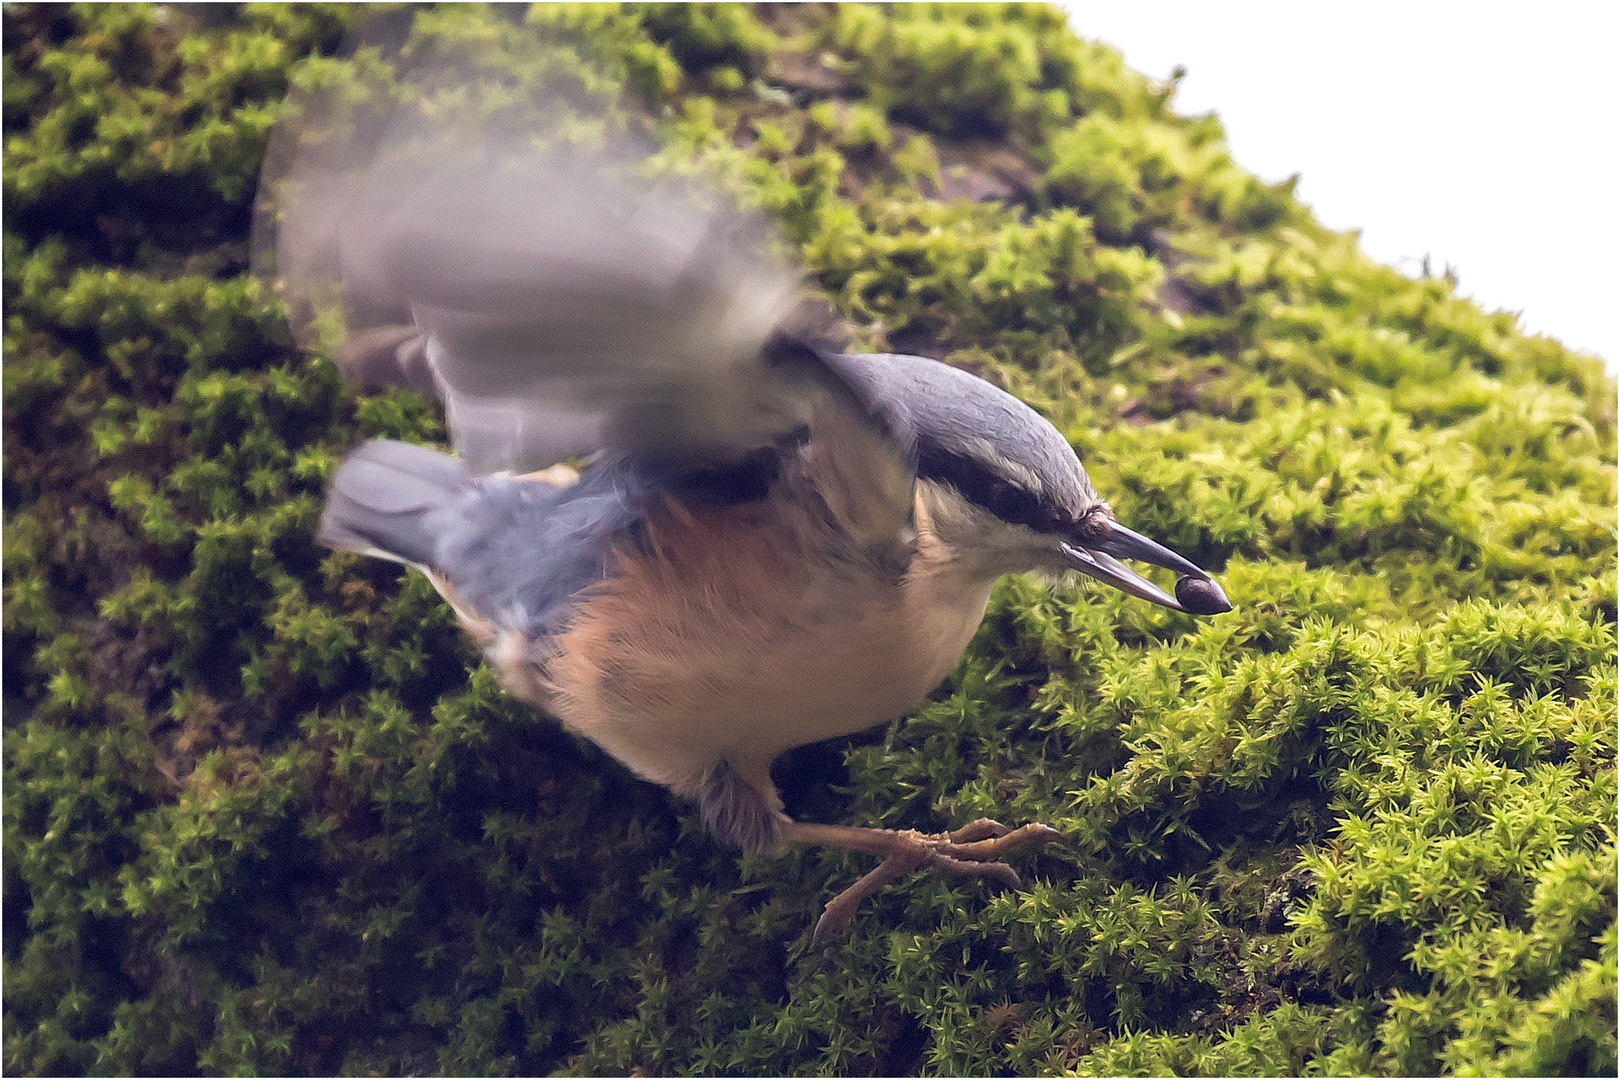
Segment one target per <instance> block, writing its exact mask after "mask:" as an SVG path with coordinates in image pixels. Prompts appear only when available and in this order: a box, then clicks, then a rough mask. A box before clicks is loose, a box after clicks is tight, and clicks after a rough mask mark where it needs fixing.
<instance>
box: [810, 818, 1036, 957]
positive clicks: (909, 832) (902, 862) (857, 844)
mask: <svg viewBox="0 0 1620 1080" xmlns="http://www.w3.org/2000/svg"><path fill="white" fill-rule="evenodd" d="M780 827H781V832H780V838H781V839H782V840H783V841H785V842H786V843H790V844H822V845H830V846H832V847H841V848H847V849H849V850H851V851H862V852H866V853H867V854H869V855H882V856H884V859H883V862H882V863H881V864H879V866H878V868H877V869H876V870H873V871H872V872H871V873H869V874H867V875H866V876H865V877H863V878H861V879H860V880H859V881H857V882H856V883H855V884H853V885H851V886H850V887H849V888H847V889H845V890H844V891H843V892H841V893H839V894H838V895H837V896H835V897H833V898H832V899H831V900H830V901H828V902H827V907H826V909H825V910H824V911H823V912H822V913H821V919H820V920H819V921H818V922H817V923H816V930H815V934H814V938H813V941H814V944H817V945H819V944H821V943H822V942H825V941H830V940H831V939H832V938H834V937H836V936H837V935H839V934H841V933H843V932H844V931H845V930H847V929H848V928H849V924H850V922H851V921H852V920H853V919H854V918H855V909H856V908H857V907H858V906H859V905H860V902H861V901H862V900H865V899H866V898H867V897H868V896H871V895H872V894H873V893H875V892H877V891H878V890H879V889H881V888H882V887H883V886H885V885H887V884H888V883H889V882H891V881H894V880H896V879H897V878H900V877H902V876H904V875H905V874H908V873H910V872H911V871H913V870H917V869H920V868H922V867H925V866H934V867H937V868H939V869H941V870H945V871H948V872H949V873H953V874H962V875H964V876H969V877H978V878H984V879H986V880H989V881H993V882H996V883H997V884H999V885H1005V886H1007V887H1008V888H1017V887H1018V886H1019V885H1020V884H1021V882H1020V881H1019V879H1018V874H1017V873H1016V872H1015V871H1014V870H1013V868H1012V867H1010V866H1008V865H1007V863H1006V862H1005V861H1004V860H1005V859H1006V858H1007V856H1009V855H1011V854H1012V853H1013V852H1015V851H1019V850H1021V849H1023V848H1026V847H1033V846H1036V845H1039V844H1046V843H1050V842H1051V841H1053V840H1056V839H1057V838H1058V837H1059V836H1061V835H1062V834H1061V833H1059V832H1058V831H1057V830H1056V829H1053V828H1049V827H1048V826H1045V825H1024V826H1022V827H1021V828H1017V829H1009V828H1007V826H1005V825H1003V824H1001V823H1000V822H999V821H991V820H990V819H989V818H980V819H979V820H978V821H974V822H971V823H969V824H967V825H964V826H963V827H962V828H960V829H957V830H956V831H955V832H948V833H920V832H917V831H916V830H915V829H906V830H903V831H898V832H897V831H895V830H892V829H858V828H854V827H852V826H848V825H814V824H809V823H806V822H800V821H793V820H791V819H789V818H787V817H785V816H784V817H783V818H782V819H781V820H780Z"/></svg>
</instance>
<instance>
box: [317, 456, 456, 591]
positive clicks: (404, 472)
mask: <svg viewBox="0 0 1620 1080" xmlns="http://www.w3.org/2000/svg"><path fill="white" fill-rule="evenodd" d="M470 483H471V475H470V474H469V473H468V471H467V466H466V464H465V463H464V462H462V460H461V459H460V458H456V457H451V456H450V455H449V454H441V453H439V452H438V451H436V450H429V449H427V448H426V447H423V446H413V445H412V444H410V443H403V442H395V441H393V440H390V439H374V440H372V441H371V442H368V443H366V444H364V445H363V446H361V447H360V448H359V449H358V450H355V451H354V452H353V453H352V454H350V455H349V456H348V457H347V458H345V459H344V461H343V464H342V465H340V466H339V467H338V471H337V475H335V476H334V477H332V483H331V485H330V488H329V490H328V493H327V498H326V512H325V513H324V514H322V515H321V528H320V531H319V532H318V533H317V534H316V539H317V540H319V541H320V542H321V543H323V544H325V545H326V546H328V547H334V548H339V549H342V550H344V551H356V552H359V553H360V554H362V555H373V556H376V557H377V558H381V559H391V560H393V561H394V562H400V563H405V564H406V565H408V566H414V567H416V568H418V569H420V570H424V571H426V570H429V569H430V568H432V567H434V565H435V563H436V562H437V561H438V560H437V559H436V558H435V550H434V549H435V547H436V541H437V536H438V533H439V530H438V529H437V528H435V527H434V525H435V521H434V520H433V519H434V518H435V517H437V516H440V515H436V514H435V511H437V510H440V509H442V508H444V507H446V506H447V505H448V504H449V503H451V502H452V501H454V500H456V499H457V498H458V497H459V496H461V495H462V494H463V493H465V492H466V490H467V488H468V485H469V484H470Z"/></svg>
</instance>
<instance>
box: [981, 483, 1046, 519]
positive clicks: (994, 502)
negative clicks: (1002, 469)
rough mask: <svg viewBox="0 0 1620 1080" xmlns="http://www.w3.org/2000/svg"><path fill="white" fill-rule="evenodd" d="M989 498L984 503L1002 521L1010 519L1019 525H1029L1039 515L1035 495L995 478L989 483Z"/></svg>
mask: <svg viewBox="0 0 1620 1080" xmlns="http://www.w3.org/2000/svg"><path fill="white" fill-rule="evenodd" d="M988 494H989V498H988V499H987V500H986V503H985V504H986V505H987V506H989V507H990V512H991V513H993V514H995V515H996V516H997V517H998V518H1001V519H1002V520H1003V521H1011V522H1014V523H1016V524H1019V525H1031V526H1033V523H1034V521H1035V519H1036V518H1037V517H1038V516H1039V507H1038V506H1037V505H1036V502H1035V497H1034V496H1033V495H1031V494H1030V493H1029V492H1027V491H1024V490H1022V489H1020V488H1016V487H1014V486H1013V485H1011V484H1009V483H1007V482H1006V481H1005V480H997V481H996V482H995V483H993V484H991V485H990V491H989V493H988Z"/></svg>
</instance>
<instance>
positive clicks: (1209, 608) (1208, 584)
mask: <svg viewBox="0 0 1620 1080" xmlns="http://www.w3.org/2000/svg"><path fill="white" fill-rule="evenodd" d="M1176 600H1177V602H1178V603H1180V604H1181V606H1182V609H1183V610H1185V611H1186V612H1187V613H1188V614H1191V615H1219V614H1220V613H1221V612H1223V611H1231V610H1232V602H1231V601H1230V600H1228V599H1227V598H1226V594H1225V593H1224V592H1222V591H1221V587H1220V586H1219V585H1217V584H1215V582H1214V581H1212V580H1211V579H1209V578H1207V577H1193V576H1192V575H1190V574H1189V575H1188V576H1186V577H1184V578H1181V579H1179V580H1177V582H1176Z"/></svg>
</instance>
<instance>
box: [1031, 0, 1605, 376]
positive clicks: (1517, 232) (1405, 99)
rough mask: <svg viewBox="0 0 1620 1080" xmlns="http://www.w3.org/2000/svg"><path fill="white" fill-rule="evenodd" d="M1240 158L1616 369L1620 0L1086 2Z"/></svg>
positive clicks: (1178, 104) (1480, 298) (1369, 238)
mask: <svg viewBox="0 0 1620 1080" xmlns="http://www.w3.org/2000/svg"><path fill="white" fill-rule="evenodd" d="M1062 6H1063V7H1065V8H1066V9H1067V10H1068V12H1069V21H1070V23H1071V25H1073V26H1074V28H1075V30H1076V32H1077V33H1079V34H1080V35H1081V36H1082V37H1089V38H1098V39H1101V40H1103V41H1106V42H1107V43H1108V44H1110V45H1113V46H1114V47H1115V48H1117V49H1119V50H1120V51H1121V52H1123V53H1124V54H1125V60H1126V63H1127V64H1129V65H1130V66H1131V67H1132V68H1134V69H1135V70H1137V71H1140V72H1142V73H1143V74H1145V75H1149V76H1151V77H1153V78H1158V79H1164V78H1168V77H1169V75H1170V72H1171V70H1172V69H1173V68H1175V67H1176V66H1177V65H1181V66H1182V67H1185V68H1186V70H1187V75H1186V77H1185V78H1184V79H1183V80H1182V82H1181V86H1180V88H1179V90H1178V91H1177V94H1176V96H1175V98H1174V99H1173V100H1172V106H1173V107H1174V108H1175V109H1176V111H1177V112H1180V113H1182V114H1184V115H1194V114H1199V113H1206V112H1211V111H1214V112H1216V113H1218V114H1219V115H1220V118H1221V121H1222V122H1223V124H1224V125H1225V128H1226V132H1227V141H1228V145H1229V146H1230V148H1231V151H1232V156H1233V158H1234V159H1235V160H1236V161H1237V163H1238V164H1239V165H1241V166H1243V167H1244V168H1245V169H1247V170H1249V171H1250V172H1252V173H1254V174H1256V175H1258V176H1259V177H1261V178H1262V179H1265V180H1268V181H1278V180H1282V179H1285V178H1286V177H1288V176H1290V175H1292V174H1294V173H1298V174H1300V183H1299V187H1298V189H1297V194H1298V195H1299V197H1300V199H1301V200H1303V201H1304V202H1306V203H1308V204H1310V205H1311V207H1312V208H1313V209H1314V210H1315V212H1316V216H1317V219H1318V220H1319V221H1321V222H1322V223H1323V224H1324V225H1326V226H1328V227H1329V228H1332V229H1337V230H1350V229H1359V230H1360V231H1361V243H1362V250H1364V251H1365V252H1367V253H1368V254H1369V255H1371V256H1372V257H1373V258H1375V259H1378V260H1379V261H1381V262H1384V263H1388V264H1389V265H1392V266H1394V267H1396V268H1397V269H1400V270H1402V271H1404V272H1406V273H1408V274H1411V275H1414V276H1415V275H1416V274H1417V273H1418V272H1419V269H1420V267H1421V265H1422V260H1423V257H1424V255H1425V254H1427V255H1428V257H1429V261H1430V265H1431V266H1432V267H1433V270H1434V272H1435V273H1436V274H1438V273H1441V272H1442V271H1443V270H1444V269H1445V268H1446V267H1447V266H1448V265H1449V266H1451V267H1452V268H1453V270H1454V271H1455V272H1456V274H1457V277H1458V291H1459V292H1460V293H1461V294H1463V295H1465V296H1470V297H1472V298H1473V299H1474V300H1476V301H1477V302H1478V303H1479V304H1480V305H1482V306H1483V307H1485V308H1487V309H1500V310H1508V311H1517V312H1521V313H1522V314H1521V319H1520V325H1521V326H1522V327H1523V328H1524V329H1526V330H1528V331H1530V332H1532V333H1540V334H1546V335H1547V336H1549V337H1555V338H1558V339H1559V340H1560V341H1562V342H1563V343H1564V344H1565V345H1567V346H1569V347H1570V348H1572V349H1578V350H1581V351H1583V352H1587V353H1595V354H1597V355H1599V356H1602V357H1603V358H1604V359H1605V361H1606V363H1607V365H1608V368H1609V371H1610V372H1611V373H1613V372H1614V371H1615V370H1616V368H1617V364H1620V271H1617V266H1620V211H1617V203H1620V175H1617V172H1620V169H1617V159H1620V153H1617V144H1620V92H1617V90H1616V87H1617V82H1616V72H1617V68H1620V0H1606V2H1599V0H1585V2H1575V0H1535V2H1526V3H1521V4H1516V5H1513V6H1511V7H1510V6H1508V5H1506V4H1500V3H1489V2H1478V3H1472V4H1464V3H1454V2H1450V0H1408V2H1406V3H1394V2H1390V0H1355V2H1353V3H1348V2H1342V0H1340V2H1333V3H1327V4H1315V3H1309V2H1306V0H1294V2H1292V3H1281V2H1276V0H1229V2H1220V0H1206V2H1204V3H1193V2H1190V0H1103V2H1098V0H1072V2H1069V3H1065V4H1063V5H1062Z"/></svg>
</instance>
